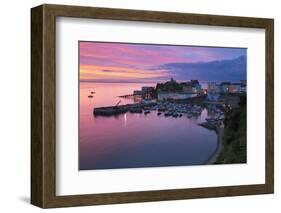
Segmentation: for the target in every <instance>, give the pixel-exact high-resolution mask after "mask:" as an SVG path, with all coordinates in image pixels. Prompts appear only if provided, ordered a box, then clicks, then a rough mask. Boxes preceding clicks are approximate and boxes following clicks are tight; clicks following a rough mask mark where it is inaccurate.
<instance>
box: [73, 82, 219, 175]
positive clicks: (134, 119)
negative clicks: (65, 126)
mask: <svg viewBox="0 0 281 213" xmlns="http://www.w3.org/2000/svg"><path fill="white" fill-rule="evenodd" d="M141 86H144V85H143V84H132V83H129V84H117V83H106V84H101V83H80V128H79V129H80V135H79V168H80V169H81V170H85V169H87V170H90V169H112V168H138V167H158V166H181V165H198V164H202V163H203V162H205V161H206V160H207V159H208V158H209V156H210V155H211V154H212V153H213V151H214V150H215V148H216V134H215V133H214V132H212V131H209V130H207V129H204V128H202V127H200V126H198V125H197V123H199V122H203V121H204V120H205V118H206V117H207V116H208V115H209V113H211V111H210V110H207V109H204V110H203V111H202V113H201V115H199V116H197V117H195V116H192V117H190V118H188V117H187V116H186V115H184V116H182V117H181V118H173V117H165V116H164V115H163V114H162V115H160V116H158V115H157V112H156V111H152V112H151V113H150V114H148V115H144V114H132V113H125V114H120V115H118V116H111V117H94V116H93V108H94V107H101V106H112V105H115V104H117V103H118V102H119V101H121V103H120V104H127V103H133V102H134V101H135V100H134V99H123V98H119V97H118V96H120V95H124V94H130V93H131V92H132V91H133V90H136V89H139V88H140V87H141ZM146 86H149V84H147V85H146ZM89 91H94V92H95V93H94V94H93V98H88V95H89Z"/></svg>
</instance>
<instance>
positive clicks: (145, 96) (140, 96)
mask: <svg viewBox="0 0 281 213" xmlns="http://www.w3.org/2000/svg"><path fill="white" fill-rule="evenodd" d="M245 95H246V81H245V80H241V81H240V82H239V83H237V82H235V83H233V82H221V83H216V82H209V83H207V88H203V87H202V86H201V84H200V83H199V81H198V80H190V81H186V82H177V81H176V80H174V79H173V78H171V80H170V81H167V82H165V83H157V84H156V86H155V87H152V86H143V87H142V88H141V89H140V90H134V91H132V94H124V95H121V96H119V97H120V98H131V99H133V100H134V102H135V103H133V104H126V105H120V102H121V101H119V102H118V103H117V104H116V105H115V106H108V107H100V108H95V109H94V112H93V113H94V115H96V116H112V115H118V114H121V113H125V112H131V113H144V114H146V115H147V114H149V113H150V111H153V110H157V111H158V113H157V115H159V116H160V115H162V114H163V115H164V116H167V117H169V116H172V117H182V116H183V115H184V114H186V116H187V117H192V116H198V115H200V114H201V112H202V110H203V108H204V107H208V108H211V109H215V111H216V112H217V116H219V117H222V112H223V110H225V109H227V108H236V107H238V106H239V102H240V97H241V96H245ZM209 120H210V119H209Z"/></svg>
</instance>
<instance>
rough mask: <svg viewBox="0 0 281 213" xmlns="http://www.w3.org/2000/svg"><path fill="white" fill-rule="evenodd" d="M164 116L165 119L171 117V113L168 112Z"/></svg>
mask: <svg viewBox="0 0 281 213" xmlns="http://www.w3.org/2000/svg"><path fill="white" fill-rule="evenodd" d="M164 115H165V116H166V117H168V116H171V115H172V113H170V112H166V113H165V114H164Z"/></svg>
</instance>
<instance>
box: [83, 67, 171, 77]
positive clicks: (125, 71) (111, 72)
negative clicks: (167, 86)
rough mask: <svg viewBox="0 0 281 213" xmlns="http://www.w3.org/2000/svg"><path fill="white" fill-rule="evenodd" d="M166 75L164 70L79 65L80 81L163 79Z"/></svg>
mask: <svg viewBox="0 0 281 213" xmlns="http://www.w3.org/2000/svg"><path fill="white" fill-rule="evenodd" d="M167 75H168V72H167V71H166V70H157V71H148V70H144V69H135V68H126V67H115V66H95V65H80V79H81V80H90V79H93V80H94V79H119V80H130V79H147V78H158V77H165V76H167Z"/></svg>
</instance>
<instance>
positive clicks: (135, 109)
mask: <svg viewBox="0 0 281 213" xmlns="http://www.w3.org/2000/svg"><path fill="white" fill-rule="evenodd" d="M130 113H142V109H141V108H132V109H130Z"/></svg>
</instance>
